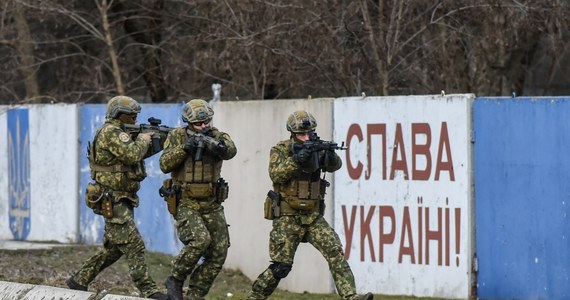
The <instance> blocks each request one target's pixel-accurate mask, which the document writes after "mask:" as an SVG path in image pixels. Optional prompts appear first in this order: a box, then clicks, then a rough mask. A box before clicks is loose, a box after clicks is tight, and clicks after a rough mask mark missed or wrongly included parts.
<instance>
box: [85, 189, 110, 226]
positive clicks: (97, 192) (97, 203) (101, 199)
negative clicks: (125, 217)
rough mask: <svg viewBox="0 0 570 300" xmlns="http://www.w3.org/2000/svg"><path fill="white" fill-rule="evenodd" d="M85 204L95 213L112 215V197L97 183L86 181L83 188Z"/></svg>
mask: <svg viewBox="0 0 570 300" xmlns="http://www.w3.org/2000/svg"><path fill="white" fill-rule="evenodd" d="M85 204H86V205H87V207H89V208H91V209H92V210H93V212H94V213H95V214H97V215H102V216H104V217H105V218H112V217H113V197H112V196H111V194H110V193H109V192H108V191H105V190H104V189H103V187H102V186H101V185H100V184H98V183H96V182H95V183H91V182H90V183H88V184H87V188H86V189H85Z"/></svg>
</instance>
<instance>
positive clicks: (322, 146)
mask: <svg viewBox="0 0 570 300" xmlns="http://www.w3.org/2000/svg"><path fill="white" fill-rule="evenodd" d="M301 149H307V150H309V151H310V152H318V151H326V150H330V151H334V150H346V149H347V148H346V147H345V146H344V142H342V144H341V145H340V146H339V145H338V144H337V143H335V142H333V141H323V140H321V138H320V137H319V136H318V135H317V134H316V133H311V136H310V138H309V140H308V141H305V142H304V143H302V144H293V153H297V151H299V150H301Z"/></svg>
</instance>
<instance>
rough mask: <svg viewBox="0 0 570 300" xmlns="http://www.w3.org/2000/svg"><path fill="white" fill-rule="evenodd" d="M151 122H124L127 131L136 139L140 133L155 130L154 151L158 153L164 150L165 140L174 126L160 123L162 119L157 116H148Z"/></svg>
mask: <svg viewBox="0 0 570 300" xmlns="http://www.w3.org/2000/svg"><path fill="white" fill-rule="evenodd" d="M148 123H149V124H139V125H134V124H123V126H124V128H125V131H126V132H127V133H128V134H130V135H131V137H132V138H133V140H134V139H136V138H137V136H138V135H139V133H146V132H154V134H153V135H152V142H151V146H152V153H153V154H154V153H158V152H160V151H161V150H162V147H163V145H164V141H165V140H166V136H167V135H168V133H169V132H170V131H172V130H173V129H174V128H173V127H168V126H164V125H160V124H161V123H162V121H161V120H160V119H157V118H155V117H150V118H148Z"/></svg>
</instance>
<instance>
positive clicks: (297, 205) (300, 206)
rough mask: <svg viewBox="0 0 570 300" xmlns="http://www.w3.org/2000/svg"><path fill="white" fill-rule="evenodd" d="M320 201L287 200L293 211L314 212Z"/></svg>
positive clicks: (294, 198)
mask: <svg viewBox="0 0 570 300" xmlns="http://www.w3.org/2000/svg"><path fill="white" fill-rule="evenodd" d="M318 201H320V200H318V199H300V198H297V197H289V198H287V203H288V204H289V206H291V208H292V209H297V210H314V209H315V207H316V206H317V203H318Z"/></svg>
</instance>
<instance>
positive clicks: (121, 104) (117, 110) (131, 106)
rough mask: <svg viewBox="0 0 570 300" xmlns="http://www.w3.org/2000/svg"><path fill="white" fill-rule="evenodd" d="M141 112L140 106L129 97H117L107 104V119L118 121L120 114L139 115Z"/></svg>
mask: <svg viewBox="0 0 570 300" xmlns="http://www.w3.org/2000/svg"><path fill="white" fill-rule="evenodd" d="M140 112H141V106H140V104H139V103H138V102H137V101H136V100H135V99H133V98H131V97H127V96H115V97H113V98H111V100H109V103H107V113H106V116H107V118H111V119H116V118H117V117H119V115H120V114H138V113H140Z"/></svg>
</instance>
